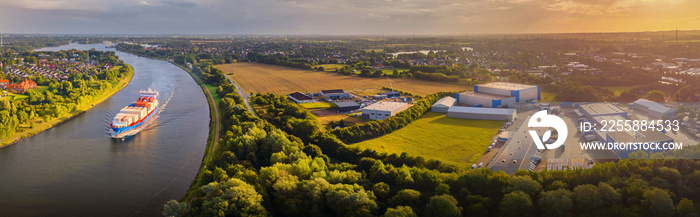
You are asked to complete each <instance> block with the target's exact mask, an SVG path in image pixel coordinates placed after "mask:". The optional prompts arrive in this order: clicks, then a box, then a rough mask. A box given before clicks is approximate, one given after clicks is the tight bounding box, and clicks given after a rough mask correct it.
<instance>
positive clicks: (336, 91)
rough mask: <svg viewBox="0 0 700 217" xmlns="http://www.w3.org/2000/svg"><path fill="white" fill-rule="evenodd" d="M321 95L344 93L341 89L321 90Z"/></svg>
mask: <svg viewBox="0 0 700 217" xmlns="http://www.w3.org/2000/svg"><path fill="white" fill-rule="evenodd" d="M321 93H322V94H330V93H345V91H344V90H343V89H334V90H322V91H321Z"/></svg>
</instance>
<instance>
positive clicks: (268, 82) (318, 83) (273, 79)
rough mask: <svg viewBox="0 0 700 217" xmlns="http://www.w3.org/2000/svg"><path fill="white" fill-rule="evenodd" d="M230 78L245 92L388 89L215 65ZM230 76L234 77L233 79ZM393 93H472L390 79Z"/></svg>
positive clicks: (374, 82)
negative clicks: (399, 91) (396, 91)
mask: <svg viewBox="0 0 700 217" xmlns="http://www.w3.org/2000/svg"><path fill="white" fill-rule="evenodd" d="M216 67H217V68H219V69H221V70H223V71H224V72H225V74H226V75H228V76H231V78H233V80H235V81H236V83H238V84H239V85H240V86H241V88H243V89H244V90H245V91H246V92H254V93H268V92H271V93H276V94H289V93H292V92H295V91H300V92H316V91H320V90H325V89H345V90H347V91H350V90H355V89H366V88H381V87H389V86H390V85H389V81H388V80H387V79H386V78H365V77H359V76H345V75H337V74H334V73H329V72H318V71H311V70H303V69H295V68H289V67H283V66H275V65H266V64H259V63H233V64H224V65H217V66H216ZM230 73H233V74H232V75H231V74H230ZM391 84H392V85H393V86H394V89H396V90H401V91H406V92H409V93H412V94H417V95H421V96H425V95H427V94H431V93H436V92H440V91H459V90H466V89H471V88H470V87H468V86H466V85H461V84H456V83H442V82H433V81H423V80H417V79H409V78H393V79H391Z"/></svg>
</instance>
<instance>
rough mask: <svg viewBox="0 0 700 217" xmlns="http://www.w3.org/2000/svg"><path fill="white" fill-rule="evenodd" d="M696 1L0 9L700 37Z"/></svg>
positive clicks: (369, 1)
mask: <svg viewBox="0 0 700 217" xmlns="http://www.w3.org/2000/svg"><path fill="white" fill-rule="evenodd" d="M698 8H700V1H695V0H541V1H537V0H229V1H227V0H201V1H186V0H122V1H107V0H55V1H54V0H22V1H11V0H0V30H2V32H4V33H39V34H195V35H197V34H268V35H269V34H276V35H284V34H292V35H300V34H328V35H341V34H344V35H349V34H355V35H371V34H374V35H381V34H386V35H407V34H414V33H415V34H421V35H426V34H429V35H437V34H486V33H495V34H501V33H567V32H637V31H666V30H674V29H676V28H678V29H679V30H698V29H700V15H699V14H697V13H696V12H695V11H696V10H697V9H698Z"/></svg>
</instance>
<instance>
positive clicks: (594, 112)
mask: <svg viewBox="0 0 700 217" xmlns="http://www.w3.org/2000/svg"><path fill="white" fill-rule="evenodd" d="M577 106H578V108H579V111H581V112H582V113H583V114H584V115H586V116H587V117H588V118H590V119H593V118H594V117H596V116H608V115H620V116H622V117H623V118H625V119H627V118H629V117H628V115H627V112H626V111H625V110H622V109H621V108H620V107H617V106H616V105H613V104H612V103H588V104H578V105H577Z"/></svg>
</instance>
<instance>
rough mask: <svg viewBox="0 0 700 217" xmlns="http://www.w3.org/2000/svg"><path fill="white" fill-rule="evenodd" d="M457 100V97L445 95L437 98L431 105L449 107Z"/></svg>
mask: <svg viewBox="0 0 700 217" xmlns="http://www.w3.org/2000/svg"><path fill="white" fill-rule="evenodd" d="M455 102H457V99H455V98H452V97H449V96H447V97H445V98H442V99H440V100H438V101H437V102H436V103H435V104H433V106H445V107H450V106H453V105H454V104H455Z"/></svg>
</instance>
